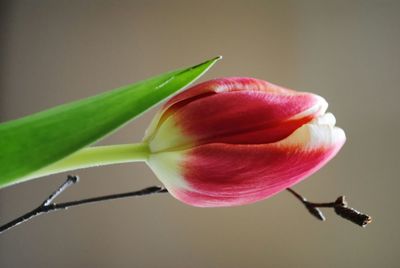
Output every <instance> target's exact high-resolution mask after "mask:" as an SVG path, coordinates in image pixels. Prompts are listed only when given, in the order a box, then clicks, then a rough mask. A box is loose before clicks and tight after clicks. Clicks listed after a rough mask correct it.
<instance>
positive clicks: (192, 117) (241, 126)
mask: <svg viewBox="0 0 400 268" xmlns="http://www.w3.org/2000/svg"><path fill="white" fill-rule="evenodd" d="M327 107H328V104H327V102H326V101H325V99H323V98H322V97H320V96H318V95H315V94H311V93H305V92H296V91H294V90H290V89H286V88H283V87H280V86H277V85H274V84H271V83H268V82H266V81H262V80H258V79H254V78H241V77H232V78H221V79H215V80H211V81H207V82H204V83H202V84H199V85H197V86H194V87H192V88H190V89H188V90H186V91H184V92H182V93H180V94H178V95H176V96H175V97H173V98H172V99H171V100H170V101H168V102H167V103H166V104H165V105H164V106H163V108H162V109H161V111H160V112H159V113H158V114H157V115H156V116H155V118H154V119H153V121H152V123H151V124H150V126H149V128H148V130H147V131H146V135H145V138H144V142H147V143H148V144H149V148H150V151H151V153H150V156H149V158H148V164H149V166H150V167H151V168H152V170H153V171H154V173H155V174H156V175H157V177H158V178H159V179H160V180H161V181H162V182H163V183H164V185H165V186H166V188H167V189H168V191H169V192H170V193H171V194H172V195H173V196H174V197H175V198H177V199H179V200H181V201H183V202H184V203H187V204H190V205H193V206H199V207H218V206H236V205H243V204H248V203H253V202H256V201H259V200H263V199H266V198H268V197H270V196H272V195H274V194H276V193H278V192H280V191H282V190H284V189H286V188H288V187H290V186H292V185H294V184H296V183H298V182H299V181H301V180H303V179H304V178H306V177H308V176H310V175H311V174H312V173H314V172H315V171H317V170H318V169H319V168H321V167H322V166H323V165H324V164H325V163H327V162H328V161H329V160H330V159H331V158H332V157H334V156H335V154H336V153H337V152H338V151H339V149H340V148H341V147H342V145H343V144H344V142H345V139H346V138H345V134H344V131H343V130H342V129H340V128H338V127H335V117H334V116H333V115H332V114H331V113H326V110H327Z"/></svg>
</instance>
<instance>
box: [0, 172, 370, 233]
mask: <svg viewBox="0 0 400 268" xmlns="http://www.w3.org/2000/svg"><path fill="white" fill-rule="evenodd" d="M78 181H79V177H78V176H71V175H68V178H67V180H66V181H65V182H64V183H63V184H61V186H60V187H58V188H57V190H56V191H54V192H53V193H52V194H51V195H50V196H49V197H48V198H47V199H46V200H44V201H43V203H42V204H41V205H40V206H38V207H37V208H35V209H33V210H31V211H29V212H28V213H26V214H24V215H22V216H21V217H18V218H16V219H15V220H12V221H10V222H8V223H6V224H4V225H2V226H0V234H1V233H3V232H5V231H7V230H10V229H11V228H14V227H15V226H17V225H19V224H21V223H23V222H26V221H28V220H30V219H32V218H34V217H36V216H39V215H42V214H44V213H48V212H52V211H57V210H65V209H68V208H70V207H74V206H79V205H84V204H90V203H96V202H101V201H106V200H113V199H120V198H126V197H134V196H146V195H151V194H159V193H167V192H168V190H167V189H166V188H165V187H161V186H151V187H147V188H144V189H142V190H139V191H133V192H126V193H119V194H111V195H103V196H98V197H92V198H86V199H81V200H76V201H70V202H64V203H60V204H56V203H54V202H53V201H54V199H55V198H56V197H58V196H59V195H60V194H62V193H63V192H64V191H65V190H67V189H68V188H69V187H71V186H72V185H74V184H76V183H77V182H78ZM287 190H288V191H289V192H290V193H292V194H293V195H294V196H295V197H296V198H297V199H299V200H300V201H301V202H302V203H303V204H304V206H305V207H306V208H307V209H308V211H309V212H310V213H311V214H312V215H314V216H315V217H316V218H317V219H319V220H322V221H324V220H325V217H324V215H323V214H322V212H321V211H320V210H319V209H318V208H320V207H330V208H334V210H335V212H336V214H338V215H339V216H341V217H342V218H345V219H347V220H349V221H351V222H353V223H355V224H358V225H359V226H362V227H365V226H366V225H367V224H368V223H370V222H371V217H370V216H368V215H366V214H363V213H361V212H358V211H357V210H355V209H353V208H350V207H348V206H347V202H346V201H345V199H344V196H341V197H339V198H337V199H336V201H335V202H329V203H313V202H309V201H307V199H306V198H304V197H303V196H301V195H300V194H298V193H297V192H295V191H294V190H293V189H291V188H287Z"/></svg>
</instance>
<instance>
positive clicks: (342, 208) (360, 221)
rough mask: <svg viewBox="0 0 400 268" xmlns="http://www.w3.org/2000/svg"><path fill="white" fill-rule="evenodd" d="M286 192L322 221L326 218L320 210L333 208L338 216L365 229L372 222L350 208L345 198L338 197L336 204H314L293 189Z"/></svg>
mask: <svg viewBox="0 0 400 268" xmlns="http://www.w3.org/2000/svg"><path fill="white" fill-rule="evenodd" d="M286 190H288V191H289V192H290V193H292V194H293V195H294V196H295V197H296V198H297V199H299V200H300V202H302V203H303V205H304V206H305V207H306V208H307V210H308V211H309V212H310V213H311V214H312V215H313V216H315V217H316V218H317V219H319V220H321V221H324V220H325V216H324V214H322V212H321V210H319V208H333V209H334V210H335V212H336V214H337V215H339V216H340V217H342V218H344V219H346V220H349V221H351V222H353V223H355V224H357V225H359V226H361V227H365V226H366V225H367V224H368V223H370V222H372V218H371V217H370V216H368V215H367V214H364V213H361V212H359V211H357V210H355V209H354V208H351V207H348V205H347V202H346V200H345V197H344V196H340V197H338V198H337V199H336V201H335V202H328V203H314V202H309V201H307V199H306V198H305V197H303V196H301V195H300V194H298V193H297V192H295V191H294V190H293V189H291V188H287V189H286Z"/></svg>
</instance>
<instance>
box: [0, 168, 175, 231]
mask: <svg viewBox="0 0 400 268" xmlns="http://www.w3.org/2000/svg"><path fill="white" fill-rule="evenodd" d="M78 181H79V178H78V177H77V176H70V175H69V176H68V178H67V180H66V181H65V182H64V183H63V184H62V185H61V186H60V187H58V189H57V190H56V191H54V192H53V193H52V194H51V195H50V196H49V197H48V198H47V199H46V200H44V201H43V203H42V204H41V205H40V206H39V207H37V208H35V209H33V210H32V211H30V212H28V213H26V214H24V215H22V216H21V217H18V218H16V219H15V220H12V221H10V222H8V223H6V224H4V225H2V226H0V234H1V233H3V232H5V231H7V230H10V229H11V228H14V227H15V226H17V225H19V224H21V223H23V222H26V221H28V220H30V219H32V218H34V217H36V216H39V215H42V214H44V213H48V212H52V211H57V210H63V209H68V208H70V207H74V206H79V205H84V204H90V203H95V202H100V201H106V200H111V199H119V198H126V197H133V196H145V195H150V194H157V193H166V192H168V191H167V189H165V188H164V187H160V186H151V187H147V188H144V189H142V190H139V191H134V192H127V193H120V194H112V195H105V196H98V197H93V198H87V199H82V200H76V201H71V202H65V203H60V204H56V203H53V201H54V199H55V198H56V197H57V196H59V195H60V194H62V193H63V192H64V191H65V190H66V189H68V188H69V187H71V186H72V185H74V184H75V183H77V182H78Z"/></svg>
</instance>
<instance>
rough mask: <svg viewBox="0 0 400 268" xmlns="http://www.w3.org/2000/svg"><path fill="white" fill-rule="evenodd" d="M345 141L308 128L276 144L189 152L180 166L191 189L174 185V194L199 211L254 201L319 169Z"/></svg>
mask: <svg viewBox="0 0 400 268" xmlns="http://www.w3.org/2000/svg"><path fill="white" fill-rule="evenodd" d="M344 141H345V135H344V132H343V131H342V130H341V129H339V128H336V127H331V126H328V125H315V124H306V125H304V126H303V127H301V128H300V129H298V130H296V131H295V132H294V133H293V134H292V135H291V136H289V137H288V138H287V139H285V140H283V141H281V142H277V143H273V144H261V145H237V144H236V145H232V144H205V145H201V146H197V147H195V148H193V149H190V150H187V152H186V158H185V159H186V160H185V161H184V163H183V164H182V167H183V178H184V179H185V182H186V183H187V185H188V187H184V188H180V187H173V186H171V187H170V188H171V189H170V191H171V193H172V194H173V195H174V196H175V197H176V198H178V199H180V200H181V201H183V202H185V203H188V204H190V205H194V206H201V207H213V206H233V205H242V204H248V203H252V202H256V201H259V200H262V199H265V198H267V197H270V196H271V195H274V194H276V193H278V192H280V191H282V190H284V189H286V188H287V187H290V186H292V185H293V184H295V183H297V182H299V181H301V180H302V179H304V178H306V177H307V176H309V175H311V174H312V173H314V172H315V171H317V170H318V169H319V168H321V167H322V166H323V165H324V164H325V163H326V162H328V161H329V160H330V159H331V158H332V157H333V156H334V155H335V154H336V153H337V152H338V151H339V149H340V148H341V146H342V145H343V144H344ZM160 179H161V180H163V179H162V178H160Z"/></svg>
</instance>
